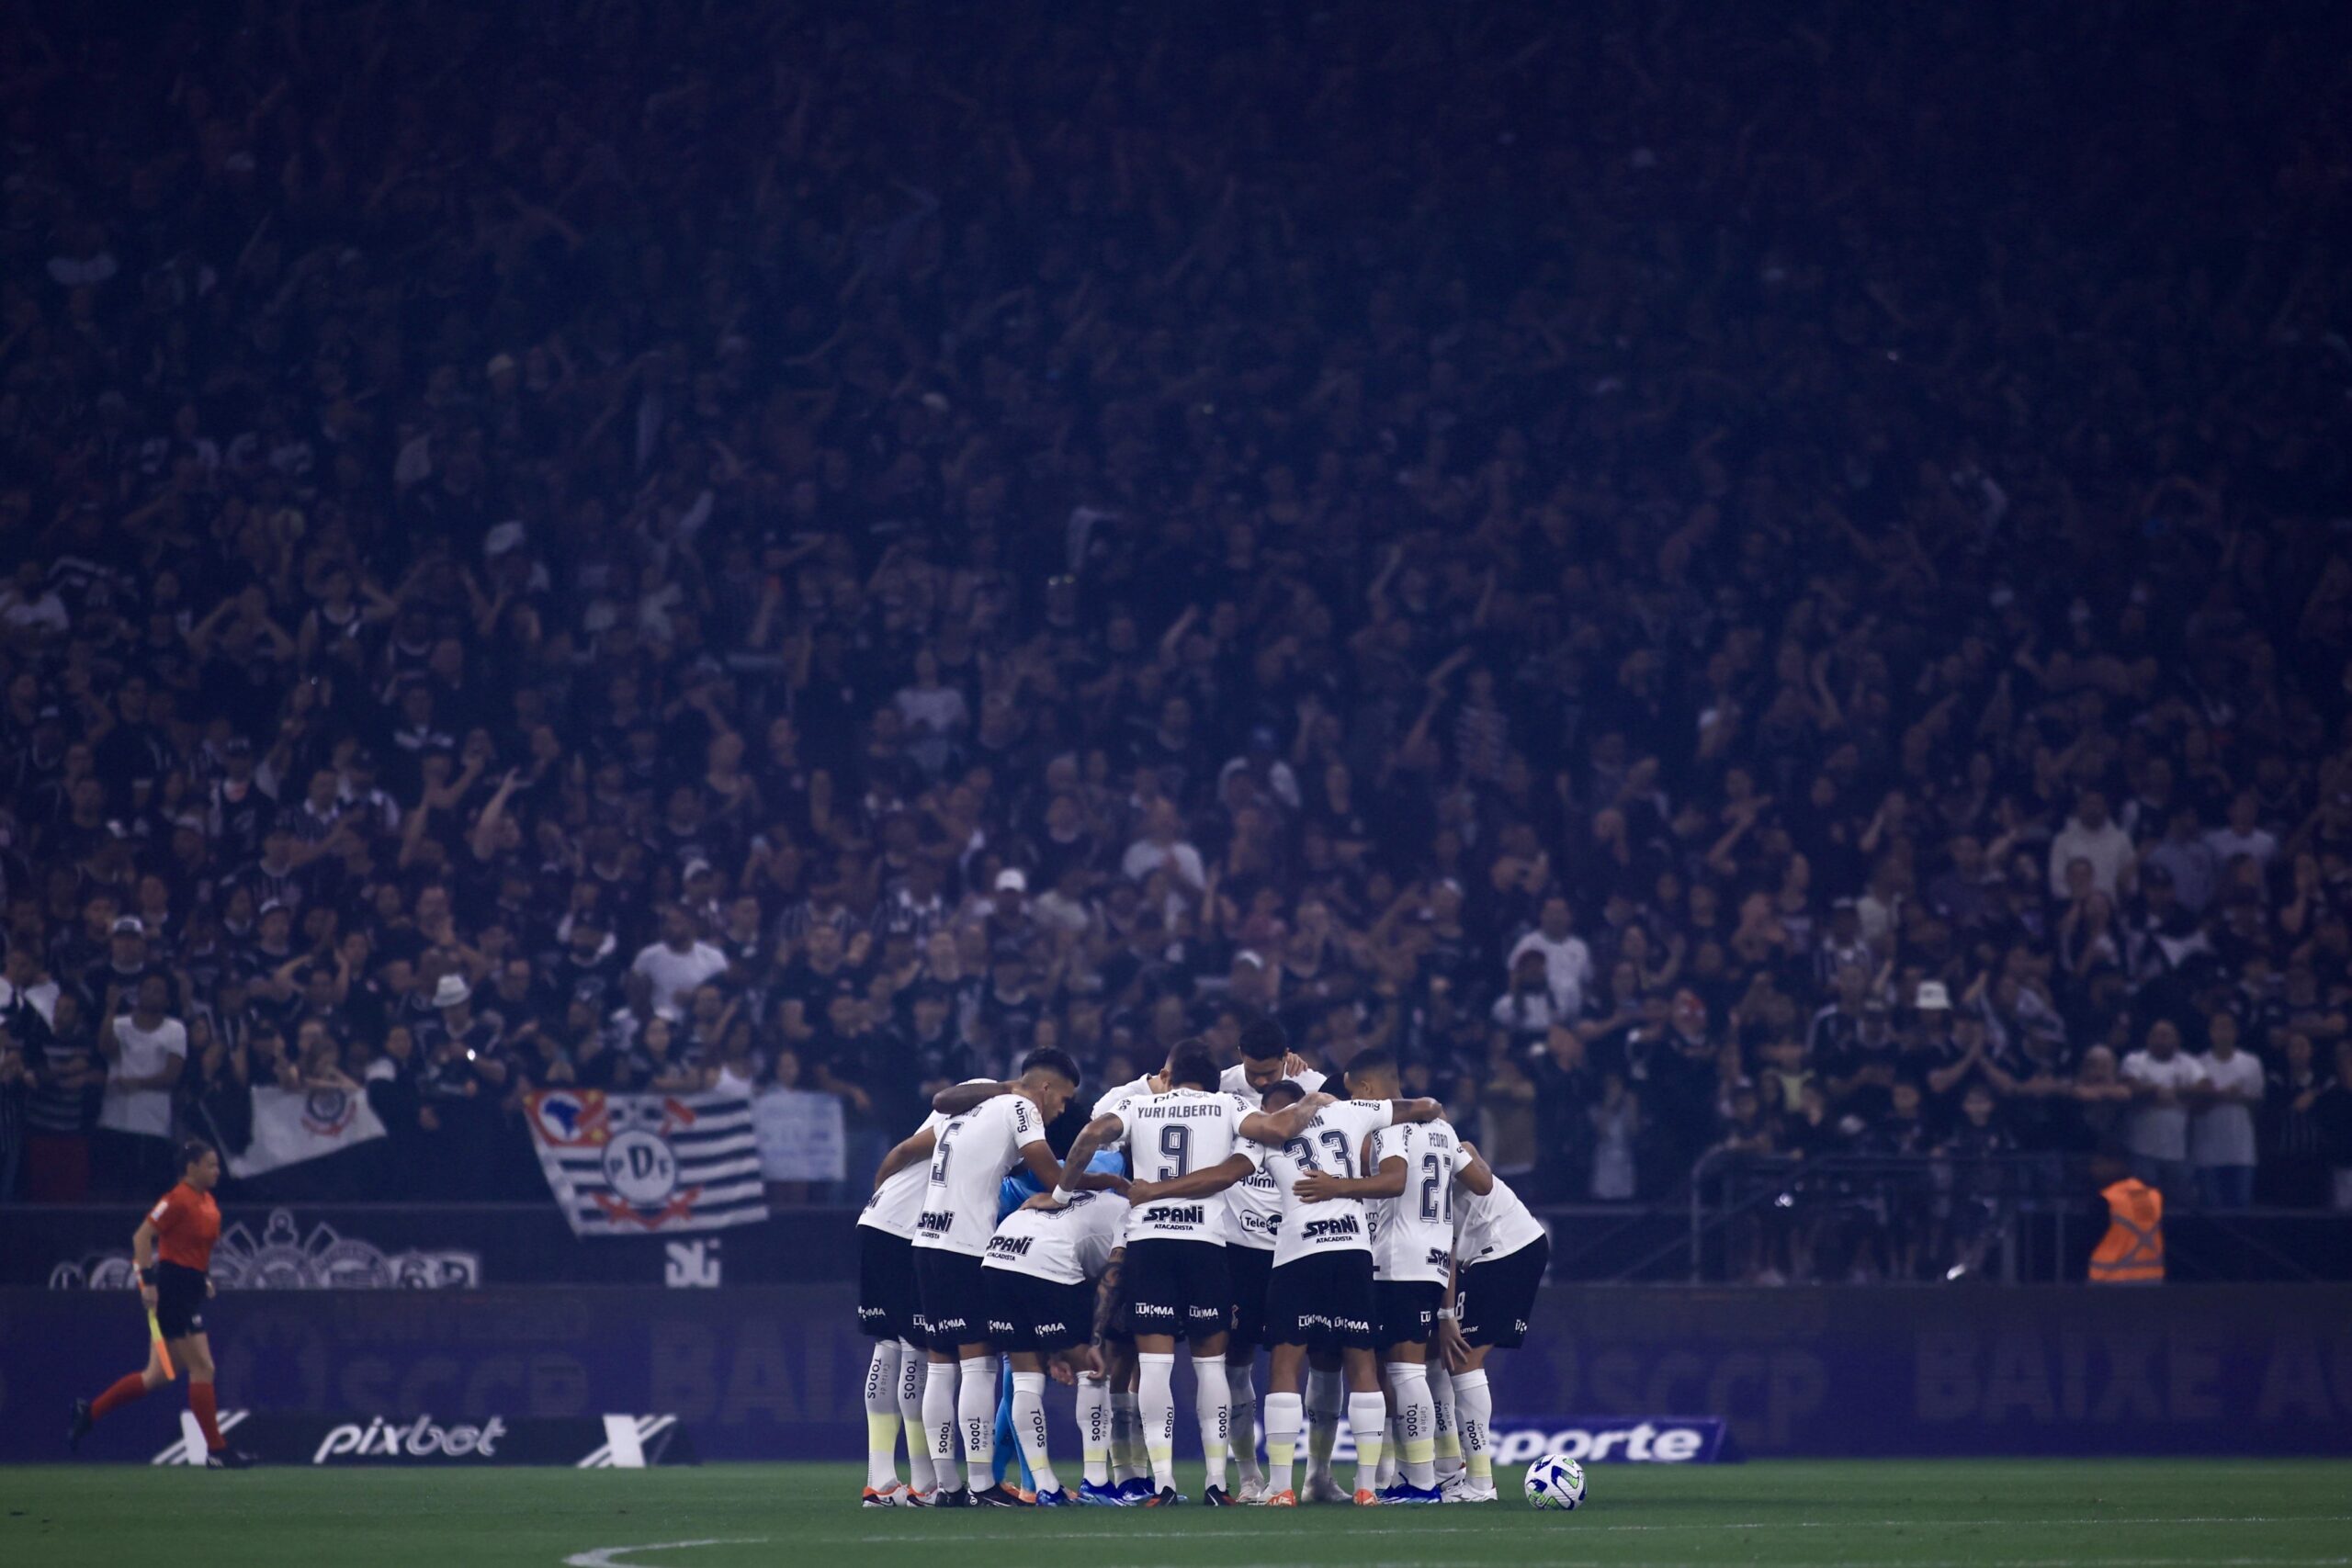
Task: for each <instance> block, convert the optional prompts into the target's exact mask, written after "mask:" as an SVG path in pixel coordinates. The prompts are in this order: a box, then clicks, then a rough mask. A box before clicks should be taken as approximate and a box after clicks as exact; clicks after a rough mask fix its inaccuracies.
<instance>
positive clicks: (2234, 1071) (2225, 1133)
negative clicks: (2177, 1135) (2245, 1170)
mask: <svg viewBox="0 0 2352 1568" xmlns="http://www.w3.org/2000/svg"><path fill="white" fill-rule="evenodd" d="M2198 1066H2199V1070H2201V1071H2202V1072H2203V1073H2204V1075H2205V1081H2206V1082H2207V1083H2209V1084H2211V1085H2212V1086H2213V1088H2214V1089H2217V1090H2219V1091H2220V1092H2221V1093H2222V1094H2227V1095H2243V1096H2248V1097H2251V1100H2252V1101H2253V1103H2252V1104H2244V1105H2241V1104H2223V1105H2209V1106H2207V1107H2206V1108H2205V1109H2204V1110H2202V1111H2199V1112H2198V1113H2197V1114H2196V1116H2195V1117H2193V1118H2192V1119H2191V1120H2190V1122H2189V1123H2188V1154H2189V1157H2190V1158H2191V1159H2193V1160H2195V1161H2196V1162H2197V1163H2198V1164H2199V1165H2252V1164H2254V1163H2255V1153H2254V1106H2255V1105H2258V1104H2260V1103H2261V1101H2262V1064H2261V1063H2260V1062H2259V1061H2257V1060H2256V1058H2255V1055H2254V1054H2253V1053H2252V1052H2250V1051H2233V1052H2232V1053H2231V1054H2230V1059H2229V1060H2228V1061H2226V1062H2224V1061H2222V1059H2221V1058H2220V1057H2219V1056H2215V1055H2210V1054H2209V1055H2204V1056H2201V1057H2199V1059H2198Z"/></svg>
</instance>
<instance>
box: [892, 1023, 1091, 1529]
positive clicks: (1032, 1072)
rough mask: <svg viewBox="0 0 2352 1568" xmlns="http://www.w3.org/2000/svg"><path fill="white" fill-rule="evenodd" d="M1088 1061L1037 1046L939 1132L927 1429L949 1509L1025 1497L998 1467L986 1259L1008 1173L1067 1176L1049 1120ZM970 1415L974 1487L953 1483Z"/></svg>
mask: <svg viewBox="0 0 2352 1568" xmlns="http://www.w3.org/2000/svg"><path fill="white" fill-rule="evenodd" d="M1078 1084H1079V1072H1078V1064H1077V1063H1076V1062H1074V1061H1072V1060H1071V1059H1070V1057H1069V1053H1068V1052H1066V1051H1059V1050H1055V1049H1053V1048H1052V1047H1050V1046H1048V1047H1046V1048H1043V1049H1040V1050H1035V1051H1032V1052H1030V1053H1029V1055H1027V1056H1026V1057H1024V1058H1023V1060H1022V1063H1021V1076H1020V1077H1016V1078H1014V1079H1013V1080H1012V1086H1011V1088H1010V1089H1008V1090H1007V1091H1006V1092H1005V1093H1002V1094H1000V1095H997V1096H995V1097H994V1098H992V1099H989V1100H982V1101H981V1102H980V1103H979V1104H978V1105H977V1106H975V1107H974V1108H973V1109H972V1110H970V1111H965V1112H964V1113H963V1114H962V1115H960V1116H952V1117H950V1118H948V1121H947V1124H946V1125H945V1126H944V1127H942V1128H940V1129H939V1131H938V1133H937V1134H934V1138H933V1150H932V1156H931V1167H930V1175H929V1178H928V1179H927V1180H926V1182H925V1184H924V1188H923V1201H922V1213H920V1214H918V1215H917V1216H916V1219H915V1237H914V1258H915V1284H916V1286H917V1288H918V1292H919V1293H920V1295H921V1297H922V1313H923V1319H924V1324H925V1327H926V1329H927V1331H928V1337H929V1339H930V1345H931V1351H930V1359H931V1365H930V1368H929V1369H928V1371H927V1372H926V1375H925V1382H924V1386H923V1395H922V1420H923V1432H924V1435H925V1437H926V1438H928V1439H929V1441H930V1444H931V1463H932V1469H933V1471H934V1472H937V1475H938V1481H939V1497H938V1506H941V1507H943V1508H956V1507H969V1506H973V1505H974V1504H980V1505H984V1506H990V1507H1015V1506H1019V1503H1020V1499H1019V1498H1017V1497H1015V1496H1014V1495H1012V1492H1010V1491H1008V1490H1007V1489H1005V1488H1004V1487H1001V1486H999V1485H997V1484H996V1483H995V1478H994V1473H993V1470H994V1466H995V1462H996V1402H997V1359H996V1355H995V1353H994V1351H993V1350H992V1349H991V1348H990V1347H989V1337H988V1313H987V1302H988V1293H987V1284H986V1281H985V1280H984V1279H983V1278H982V1276H981V1272H980V1268H981V1265H980V1259H981V1258H982V1256H983V1255H984V1254H985V1253H986V1252H987V1251H988V1245H989V1236H990V1235H994V1234H995V1232H996V1212H997V1189H998V1187H999V1185H1000V1184H1001V1183H1002V1181H1003V1180H1004V1177H1005V1173H1006V1172H1007V1171H1009V1170H1011V1169H1012V1168H1013V1167H1015V1166H1019V1165H1026V1166H1027V1167H1028V1168H1029V1173H1030V1174H1031V1175H1032V1176H1034V1177H1035V1178H1036V1179H1037V1180H1038V1181H1039V1182H1040V1183H1041V1184H1046V1185H1050V1184H1051V1183H1053V1182H1054V1181H1055V1180H1056V1179H1058V1178H1059V1177H1060V1175H1061V1162H1060V1161H1058V1160H1057V1159H1055V1158H1054V1153H1053V1150H1052V1149H1051V1148H1049V1147H1047V1146H1046V1123H1048V1122H1051V1121H1053V1119H1054V1118H1055V1117H1057V1116H1058V1115H1060V1114H1061V1113H1062V1108H1063V1107H1064V1106H1066V1105H1068V1104H1069V1101H1070V1099H1071V1097H1072V1096H1074V1095H1076V1094H1077V1093H1078ZM959 1382H960V1387H959V1386H958V1385H959ZM959 1423H960V1425H961V1426H962V1427H963V1443H962V1450H963V1456H964V1462H965V1465H966V1467H967V1470H968V1472H969V1473H970V1476H971V1486H970V1488H969V1489H968V1490H967V1489H965V1488H962V1487H957V1486H955V1485H954V1484H953V1482H954V1480H955V1474H956V1450H957V1443H956V1427H957V1426H958V1425H959Z"/></svg>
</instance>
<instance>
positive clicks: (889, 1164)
mask: <svg viewBox="0 0 2352 1568" xmlns="http://www.w3.org/2000/svg"><path fill="white" fill-rule="evenodd" d="M938 1142H939V1134H937V1133H935V1132H933V1130H932V1129H931V1128H929V1127H925V1128H923V1129H922V1131H921V1132H919V1133H916V1134H913V1135H912V1136H911V1137H909V1138H905V1139H902V1140H901V1141H900V1142H899V1145H898V1146H897V1147H895V1148H893V1149H892V1150H891V1151H890V1152H889V1153H888V1154H887V1155H884V1156H882V1163H881V1164H880V1165H878V1166H876V1167H875V1168H874V1189H875V1190H876V1191H877V1192H878V1191H880V1190H882V1184H883V1183H884V1182H886V1181H888V1180H889V1179H890V1178H892V1177H894V1176H896V1175H898V1174H899V1172H900V1171H902V1170H904V1169H906V1168H908V1167H909V1166H911V1165H919V1164H921V1163H922V1161H924V1160H927V1159H929V1158H930V1157H931V1151H932V1147H933V1145H935V1144H937V1143H938Z"/></svg>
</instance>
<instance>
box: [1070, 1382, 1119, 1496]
mask: <svg viewBox="0 0 2352 1568" xmlns="http://www.w3.org/2000/svg"><path fill="white" fill-rule="evenodd" d="M1078 1447H1079V1452H1080V1454H1081V1455H1083V1456H1084V1458H1085V1461H1086V1479H1087V1482H1088V1483H1089V1484H1090V1485H1094V1486H1108V1485H1110V1484H1111V1390H1110V1387H1109V1385H1107V1384H1105V1383H1104V1382H1103V1380H1102V1379H1101V1378H1099V1377H1082V1378H1080V1379H1079V1380H1078Z"/></svg>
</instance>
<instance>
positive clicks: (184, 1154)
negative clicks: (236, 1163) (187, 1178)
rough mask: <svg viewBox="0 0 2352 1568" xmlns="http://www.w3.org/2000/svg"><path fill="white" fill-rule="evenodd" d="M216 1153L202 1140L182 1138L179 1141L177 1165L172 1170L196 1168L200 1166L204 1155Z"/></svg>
mask: <svg viewBox="0 0 2352 1568" xmlns="http://www.w3.org/2000/svg"><path fill="white" fill-rule="evenodd" d="M216 1152H217V1151H216V1150H215V1149H214V1148H213V1147H212V1145H210V1144H208V1143H206V1142H205V1141H204V1140H203V1139H202V1138H182V1139H181V1140H180V1150H179V1164H178V1165H177V1166H175V1169H177V1170H183V1171H184V1170H187V1169H190V1168H194V1167H196V1166H199V1165H202V1164H203V1163H204V1156H206V1155H209V1154H213V1153H216Z"/></svg>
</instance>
